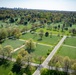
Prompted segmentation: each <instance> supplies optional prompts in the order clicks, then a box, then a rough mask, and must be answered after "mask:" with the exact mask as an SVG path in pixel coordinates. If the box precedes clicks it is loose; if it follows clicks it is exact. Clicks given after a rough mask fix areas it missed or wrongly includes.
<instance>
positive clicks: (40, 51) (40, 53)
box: [12, 45, 52, 63]
mask: <svg viewBox="0 0 76 75" xmlns="http://www.w3.org/2000/svg"><path fill="white" fill-rule="evenodd" d="M24 49H25V47H24ZM20 50H21V49H20ZM20 50H18V51H16V52H14V53H13V54H12V56H13V58H16V57H17V55H18V53H19V51H20ZM25 50H26V49H25ZM51 50H52V48H51V47H48V46H43V45H37V47H36V49H35V50H32V51H31V53H30V55H31V56H32V58H33V59H34V61H33V62H35V63H39V60H38V58H39V57H44V58H46V56H47V53H50V52H51Z"/></svg>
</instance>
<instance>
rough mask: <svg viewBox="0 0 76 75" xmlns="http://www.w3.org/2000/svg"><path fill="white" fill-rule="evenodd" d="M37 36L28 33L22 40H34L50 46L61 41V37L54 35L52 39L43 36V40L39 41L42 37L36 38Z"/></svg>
mask: <svg viewBox="0 0 76 75" xmlns="http://www.w3.org/2000/svg"><path fill="white" fill-rule="evenodd" d="M35 35H36V34H31V33H27V34H25V35H22V36H21V37H20V38H21V39H24V40H28V39H30V38H32V39H33V40H34V41H36V42H40V43H44V44H50V45H56V44H57V43H58V41H59V40H60V39H61V37H57V36H53V35H52V37H51V38H50V36H48V37H45V36H43V38H42V40H39V38H40V36H39V35H38V34H37V35H36V36H35Z"/></svg>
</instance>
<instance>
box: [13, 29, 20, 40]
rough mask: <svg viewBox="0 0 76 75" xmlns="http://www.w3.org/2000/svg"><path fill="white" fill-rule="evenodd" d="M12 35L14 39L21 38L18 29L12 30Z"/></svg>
mask: <svg viewBox="0 0 76 75" xmlns="http://www.w3.org/2000/svg"><path fill="white" fill-rule="evenodd" d="M12 33H13V36H14V38H17V39H19V37H20V36H21V32H20V29H19V28H14V29H13V32H12Z"/></svg>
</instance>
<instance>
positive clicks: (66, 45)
mask: <svg viewBox="0 0 76 75" xmlns="http://www.w3.org/2000/svg"><path fill="white" fill-rule="evenodd" d="M63 46H66V47H71V48H76V47H75V46H70V45H65V44H63Z"/></svg>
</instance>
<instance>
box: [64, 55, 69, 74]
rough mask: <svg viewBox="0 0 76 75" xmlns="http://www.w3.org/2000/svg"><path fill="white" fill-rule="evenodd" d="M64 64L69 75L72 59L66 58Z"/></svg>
mask: <svg viewBox="0 0 76 75" xmlns="http://www.w3.org/2000/svg"><path fill="white" fill-rule="evenodd" d="M63 64H64V70H65V71H66V72H67V75H68V69H69V68H70V59H69V57H68V56H66V57H65V58H64V59H63Z"/></svg>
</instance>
